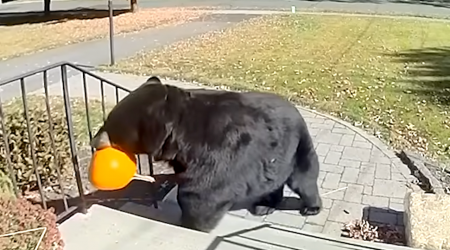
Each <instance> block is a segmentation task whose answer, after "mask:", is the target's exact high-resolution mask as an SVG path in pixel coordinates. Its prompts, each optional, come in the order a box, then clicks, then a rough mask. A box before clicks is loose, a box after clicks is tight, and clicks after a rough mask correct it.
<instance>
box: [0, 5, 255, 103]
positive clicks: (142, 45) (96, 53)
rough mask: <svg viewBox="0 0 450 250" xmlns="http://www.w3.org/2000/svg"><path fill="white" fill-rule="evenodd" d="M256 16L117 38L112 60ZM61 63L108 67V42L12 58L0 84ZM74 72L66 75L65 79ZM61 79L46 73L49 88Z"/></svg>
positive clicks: (30, 82) (15, 88) (33, 80)
mask: <svg viewBox="0 0 450 250" xmlns="http://www.w3.org/2000/svg"><path fill="white" fill-rule="evenodd" d="M256 16H257V15H247V14H231V15H230V14H218V15H209V16H207V17H204V18H202V19H197V20H193V21H190V22H187V23H184V24H181V25H177V26H169V27H163V28H156V29H149V30H144V31H142V32H138V33H130V34H125V35H118V36H116V38H115V59H116V61H117V60H120V59H123V58H126V57H128V56H132V55H134V54H136V53H137V52H139V51H140V50H151V49H157V48H160V47H163V46H166V45H169V44H172V43H174V42H176V41H180V40H185V39H188V38H190V37H194V36H199V35H201V34H204V33H207V32H210V31H214V30H219V29H224V28H226V27H230V26H231V25H233V24H235V23H238V22H241V21H243V20H245V19H249V18H252V17H256ZM60 61H69V62H72V63H76V64H80V65H84V66H87V67H91V68H93V67H97V66H99V65H101V64H108V63H109V61H110V57H109V40H108V39H106V38H105V39H101V40H95V41H89V42H83V43H77V44H72V45H68V46H64V47H60V48H56V49H52V50H47V51H42V52H38V53H35V54H32V55H29V56H22V57H18V58H13V59H11V60H6V61H0V68H1V69H2V70H1V71H0V81H1V80H5V79H9V78H12V77H16V76H17V75H20V74H23V73H26V72H29V71H32V70H36V69H39V68H41V67H44V66H47V65H49V64H53V63H57V62H60ZM72 75H74V72H70V71H69V72H68V76H69V77H70V76H72ZM59 79H61V73H60V72H58V71H50V72H48V80H49V85H50V84H53V83H54V82H55V81H58V80H59ZM26 84H27V85H26V86H27V90H28V91H34V90H36V89H39V88H41V87H42V84H43V83H42V75H36V76H33V77H29V78H27V79H26ZM0 91H2V100H7V99H10V98H12V97H15V96H20V89H19V84H8V85H7V86H4V87H2V88H1V89H0Z"/></svg>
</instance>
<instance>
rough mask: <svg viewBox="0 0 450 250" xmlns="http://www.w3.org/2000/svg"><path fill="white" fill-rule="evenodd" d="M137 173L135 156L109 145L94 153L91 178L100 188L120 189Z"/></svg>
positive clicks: (90, 171) (90, 172) (90, 170)
mask: <svg viewBox="0 0 450 250" xmlns="http://www.w3.org/2000/svg"><path fill="white" fill-rule="evenodd" d="M135 174H136V159H135V158H131V157H129V156H128V155H127V154H126V153H125V152H122V151H120V150H118V149H115V148H113V147H107V148H103V149H100V150H97V151H96V152H95V153H94V156H93V157H92V161H91V166H90V169H89V180H90V182H91V183H92V185H94V186H95V187H96V188H98V189H100V190H118V189H122V188H124V187H125V186H127V185H128V184H129V183H130V182H131V180H132V179H133V177H134V176H135Z"/></svg>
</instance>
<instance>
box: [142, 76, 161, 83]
mask: <svg viewBox="0 0 450 250" xmlns="http://www.w3.org/2000/svg"><path fill="white" fill-rule="evenodd" d="M144 84H162V82H161V80H160V79H159V78H158V77H157V76H152V77H150V78H148V79H147V81H146V82H145V83H144Z"/></svg>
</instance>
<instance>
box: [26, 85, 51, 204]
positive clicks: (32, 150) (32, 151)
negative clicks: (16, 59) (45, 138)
mask: <svg viewBox="0 0 450 250" xmlns="http://www.w3.org/2000/svg"><path fill="white" fill-rule="evenodd" d="M20 89H21V90H22V101H23V109H24V114H25V120H26V123H27V132H28V140H29V143H30V155H31V160H32V162H33V169H34V173H35V175H36V179H37V181H36V182H37V184H38V187H39V194H40V195H41V199H42V206H43V207H44V209H47V202H46V200H45V195H44V189H43V188H42V183H41V176H40V174H39V170H38V167H37V160H36V152H35V148H34V138H35V137H34V134H33V130H32V129H31V122H30V116H29V114H28V102H27V91H26V89H25V79H24V78H21V79H20Z"/></svg>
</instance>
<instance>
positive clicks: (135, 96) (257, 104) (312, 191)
mask: <svg viewBox="0 0 450 250" xmlns="http://www.w3.org/2000/svg"><path fill="white" fill-rule="evenodd" d="M149 82H152V84H143V85H142V86H141V87H139V88H138V89H136V90H135V91H133V92H132V93H130V95H128V96H127V97H126V98H124V99H123V100H122V101H121V102H119V103H118V105H116V107H114V109H113V110H112V111H111V113H110V114H109V116H108V118H107V120H106V121H105V123H104V125H103V127H102V128H101V129H100V131H99V133H101V132H106V133H107V134H108V136H109V140H110V143H111V145H113V146H116V147H120V148H121V149H123V150H125V151H127V152H130V153H134V154H149V155H151V156H153V157H154V159H155V160H157V161H158V160H164V161H168V162H169V163H170V164H171V165H172V166H173V167H174V168H175V170H176V172H177V173H178V179H179V180H180V183H179V187H178V197H177V198H178V203H179V205H180V207H181V210H182V225H183V226H185V227H188V228H192V229H197V230H200V231H206V232H208V231H210V230H212V229H214V228H215V226H216V225H217V223H218V222H219V221H220V219H221V218H222V217H223V216H224V215H225V213H226V212H227V211H229V209H230V208H231V207H232V206H233V205H235V204H237V203H241V202H248V201H250V202H251V203H253V204H254V205H253V207H252V209H250V210H251V212H252V213H253V214H256V215H263V214H270V213H272V212H273V211H274V209H275V208H276V207H277V206H278V205H279V203H280V202H281V200H282V198H283V187H284V185H285V184H287V185H288V186H289V187H290V188H291V189H292V190H293V191H294V192H295V193H297V194H298V195H299V196H300V197H301V199H302V200H303V203H304V206H303V208H302V209H301V210H300V213H301V214H302V215H316V214H318V213H319V212H320V210H321V207H322V201H321V198H320V196H319V192H318V186H317V178H318V174H319V161H318V157H317V154H316V152H315V150H314V146H313V142H312V139H311V137H310V135H309V133H308V129H307V126H306V123H305V121H304V120H303V118H302V116H301V115H300V113H299V112H298V110H297V109H296V108H295V107H294V106H293V105H292V104H291V103H290V102H288V101H286V100H284V99H282V98H280V97H279V96H277V95H274V94H269V93H258V92H247V93H235V92H223V91H215V90H182V89H180V88H177V87H174V86H170V85H162V84H160V83H161V82H160V81H159V79H158V78H156V77H152V78H150V79H149ZM154 83H156V84H154ZM99 133H98V134H97V135H99ZM93 142H95V140H93ZM93 146H94V147H96V148H97V147H98V146H99V144H98V143H93Z"/></svg>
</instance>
